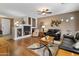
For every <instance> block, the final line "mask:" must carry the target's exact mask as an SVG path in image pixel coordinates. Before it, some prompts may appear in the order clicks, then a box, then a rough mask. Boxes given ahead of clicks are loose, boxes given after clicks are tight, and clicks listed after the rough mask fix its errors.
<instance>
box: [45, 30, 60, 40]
mask: <svg viewBox="0 0 79 59" xmlns="http://www.w3.org/2000/svg"><path fill="white" fill-rule="evenodd" d="M45 35H46V36H47V35H49V36H53V37H54V40H57V41H60V37H61V31H60V30H59V29H49V30H48V31H47V32H46V33H45Z"/></svg>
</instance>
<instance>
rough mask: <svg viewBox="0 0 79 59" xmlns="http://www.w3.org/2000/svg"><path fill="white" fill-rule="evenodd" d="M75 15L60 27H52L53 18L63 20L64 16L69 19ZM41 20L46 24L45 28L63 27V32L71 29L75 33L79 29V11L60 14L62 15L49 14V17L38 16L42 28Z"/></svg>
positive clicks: (59, 27)
mask: <svg viewBox="0 0 79 59" xmlns="http://www.w3.org/2000/svg"><path fill="white" fill-rule="evenodd" d="M72 16H73V17H74V20H73V21H70V22H68V23H67V22H65V21H64V22H62V23H61V24H60V25H59V26H58V27H57V26H53V27H51V19H52V20H61V19H62V18H63V19H64V20H66V19H69V20H70V17H72ZM40 22H44V25H45V26H46V28H45V30H48V29H50V28H52V29H53V28H58V29H61V31H62V33H63V34H64V33H67V31H68V30H69V31H70V32H71V33H72V34H74V33H75V31H78V30H79V12H78V11H77V12H71V13H65V14H60V15H54V16H49V17H44V18H38V28H40V25H41V24H40Z"/></svg>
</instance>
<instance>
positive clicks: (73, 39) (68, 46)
mask: <svg viewBox="0 0 79 59" xmlns="http://www.w3.org/2000/svg"><path fill="white" fill-rule="evenodd" d="M63 38H64V39H63V43H62V44H61V45H60V47H59V48H61V49H64V50H67V51H71V52H74V53H78V54H79V48H75V47H76V46H77V43H78V42H79V33H76V35H63ZM78 46H79V45H78Z"/></svg>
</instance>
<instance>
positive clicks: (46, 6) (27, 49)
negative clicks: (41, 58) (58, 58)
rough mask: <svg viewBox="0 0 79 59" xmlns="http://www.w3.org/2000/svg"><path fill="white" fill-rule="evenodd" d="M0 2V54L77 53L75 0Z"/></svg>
mask: <svg viewBox="0 0 79 59" xmlns="http://www.w3.org/2000/svg"><path fill="white" fill-rule="evenodd" d="M0 6H2V7H0V9H1V10H0V15H1V16H0V45H1V47H0V55H2V56H3V55H5V56H79V26H78V25H79V20H78V18H79V4H78V3H58V4H56V3H29V4H28V3H13V4H11V3H8V4H6V3H2V4H0ZM71 6H73V7H71ZM52 7H53V8H52ZM70 7H71V8H70Z"/></svg>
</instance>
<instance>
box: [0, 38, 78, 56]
mask: <svg viewBox="0 0 79 59" xmlns="http://www.w3.org/2000/svg"><path fill="white" fill-rule="evenodd" d="M5 39H6V38H0V56H1V55H2V56H5V55H6V56H38V54H37V53H35V52H34V51H32V50H31V49H28V48H27V47H28V46H30V45H32V44H33V43H37V42H39V43H40V41H39V40H40V38H39V37H29V38H25V39H21V40H17V41H15V40H12V39H9V40H5ZM57 56H79V54H78V55H77V54H74V53H72V52H68V51H64V50H61V49H59V51H58V53H57Z"/></svg>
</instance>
